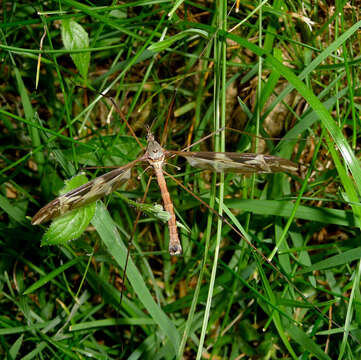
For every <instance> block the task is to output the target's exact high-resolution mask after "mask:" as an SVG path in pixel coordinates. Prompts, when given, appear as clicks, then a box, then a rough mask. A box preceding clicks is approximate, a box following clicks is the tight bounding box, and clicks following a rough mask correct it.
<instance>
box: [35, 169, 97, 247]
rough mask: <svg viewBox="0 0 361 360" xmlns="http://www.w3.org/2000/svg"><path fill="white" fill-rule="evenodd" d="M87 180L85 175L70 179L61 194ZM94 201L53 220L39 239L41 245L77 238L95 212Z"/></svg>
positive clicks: (57, 243) (56, 243)
mask: <svg viewBox="0 0 361 360" xmlns="http://www.w3.org/2000/svg"><path fill="white" fill-rule="evenodd" d="M87 181H88V179H87V178H86V176H85V175H78V176H75V177H73V178H72V179H70V180H69V181H68V182H67V183H66V186H65V187H64V189H63V190H62V191H61V194H65V193H66V192H68V191H70V190H72V189H75V188H77V187H79V186H81V185H83V184H85V183H86V182H87ZM95 206H96V204H95V202H94V203H91V204H89V205H86V206H83V207H80V208H78V209H75V210H73V211H70V212H69V213H67V214H65V215H63V216H61V217H59V218H56V219H55V220H53V222H52V223H51V225H50V226H49V229H48V230H47V232H46V233H45V234H44V236H43V238H42V239H41V245H42V246H43V245H59V244H64V243H66V242H67V241H69V240H73V239H76V238H78V237H79V236H80V235H81V234H82V233H83V232H84V230H85V229H86V228H87V226H88V225H89V223H90V221H91V219H92V218H93V216H94V213H95Z"/></svg>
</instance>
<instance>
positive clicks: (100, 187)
mask: <svg viewBox="0 0 361 360" xmlns="http://www.w3.org/2000/svg"><path fill="white" fill-rule="evenodd" d="M133 165H134V163H130V164H128V165H126V166H123V167H121V168H119V169H115V170H113V171H110V172H108V173H106V174H104V175H102V176H99V177H97V178H95V179H94V180H92V181H89V182H87V183H86V184H84V185H82V186H80V187H78V188H76V189H74V190H71V191H69V192H67V193H66V194H64V195H60V196H59V197H57V198H56V199H54V200H53V201H51V202H50V203H49V204H47V205H45V206H44V207H43V208H42V209H40V210H39V211H38V212H37V213H36V214H35V216H34V217H33V219H32V221H31V223H32V224H33V225H39V224H42V223H44V222H47V221H49V220H51V219H53V218H56V217H58V216H61V215H64V214H65V213H67V212H68V211H71V210H73V209H76V208H79V207H81V206H84V205H86V204H89V203H91V202H93V201H96V200H98V199H100V198H102V197H103V196H105V195H108V194H110V193H111V192H113V191H114V190H116V189H117V188H119V186H120V185H122V184H124V183H125V182H126V181H128V180H129V178H130V169H131V167H132V166H133Z"/></svg>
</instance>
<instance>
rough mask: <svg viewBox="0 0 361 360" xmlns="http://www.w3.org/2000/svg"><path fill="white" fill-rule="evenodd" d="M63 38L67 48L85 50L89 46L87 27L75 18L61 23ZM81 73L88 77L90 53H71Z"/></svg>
mask: <svg viewBox="0 0 361 360" xmlns="http://www.w3.org/2000/svg"><path fill="white" fill-rule="evenodd" d="M61 38H62V40H63V43H64V47H65V49H66V50H69V51H70V52H71V51H73V50H85V49H88V48H89V36H88V33H87V32H86V31H85V29H84V28H83V27H82V26H81V25H80V24H78V23H77V22H76V21H74V20H68V19H64V20H62V23H61ZM70 56H71V58H72V59H73V61H74V64H75V66H76V67H77V69H78V71H79V73H80V75H81V76H82V77H83V79H85V80H86V79H87V76H88V69H89V63H90V53H89V52H81V53H79V54H77V53H70Z"/></svg>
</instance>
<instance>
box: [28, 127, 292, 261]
mask: <svg viewBox="0 0 361 360" xmlns="http://www.w3.org/2000/svg"><path fill="white" fill-rule="evenodd" d="M173 156H182V157H184V158H186V159H187V161H188V162H189V164H190V165H191V166H193V167H197V168H201V169H205V170H212V171H215V172H234V173H241V174H252V173H258V174H260V173H274V172H287V173H291V174H296V175H297V174H298V173H299V166H298V165H297V164H296V163H294V162H292V161H290V160H286V159H283V158H280V157H277V156H273V155H262V154H251V153H235V152H189V151H172V150H166V149H164V148H163V147H162V146H161V145H160V144H159V143H158V142H157V141H156V140H155V139H154V136H153V134H152V133H151V132H148V136H147V148H146V151H145V153H144V154H143V155H142V156H140V157H139V158H138V159H136V160H134V161H132V162H130V163H129V164H127V165H125V166H122V167H120V168H117V169H115V170H113V171H110V172H108V173H106V174H104V175H102V176H99V177H97V178H95V179H94V180H91V181H89V182H88V183H86V184H84V185H82V186H80V187H78V188H76V189H74V190H71V191H69V192H68V193H66V194H64V195H60V196H59V197H57V198H56V199H54V200H53V201H51V202H50V203H49V204H47V205H45V206H44V207H43V208H42V209H40V210H39V211H38V212H37V213H36V214H35V216H34V217H33V219H32V222H31V223H32V224H33V225H39V224H42V223H45V222H47V221H49V220H51V219H54V218H56V217H58V216H62V215H64V214H65V213H67V212H69V211H71V210H73V209H76V208H79V207H81V206H84V205H87V204H89V203H91V202H94V201H96V200H98V199H100V198H102V197H103V196H105V195H108V194H110V193H111V192H113V191H115V190H116V189H117V188H119V187H120V186H121V185H122V184H124V183H125V182H127V181H128V180H129V178H130V172H131V168H132V167H133V166H134V165H136V164H138V163H141V162H146V163H148V164H149V165H150V167H152V168H153V170H154V172H155V175H156V177H157V181H158V185H159V188H160V191H161V194H162V198H163V203H164V208H165V210H166V211H167V212H168V213H169V214H170V217H169V220H168V227H169V253H170V255H180V254H181V253H182V246H181V243H180V240H179V236H178V230H177V223H176V217H175V213H174V209H173V203H172V200H171V198H170V195H169V192H168V189H167V184H166V181H165V178H164V174H163V170H162V169H163V166H164V165H165V164H166V161H165V160H166V159H167V158H169V157H173Z"/></svg>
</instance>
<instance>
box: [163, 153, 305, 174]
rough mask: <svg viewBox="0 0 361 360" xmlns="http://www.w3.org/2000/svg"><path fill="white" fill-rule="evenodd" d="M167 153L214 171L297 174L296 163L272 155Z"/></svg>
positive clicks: (195, 165) (192, 164)
mask: <svg viewBox="0 0 361 360" xmlns="http://www.w3.org/2000/svg"><path fill="white" fill-rule="evenodd" d="M169 153H170V154H176V155H179V156H183V157H185V158H186V159H187V160H188V162H189V164H190V165H191V166H194V167H198V168H201V169H206V170H212V171H216V172H235V173H242V174H252V173H273V172H288V173H291V174H296V175H298V174H299V166H298V165H297V164H295V163H294V162H292V161H290V160H286V159H282V158H280V157H278V156H273V155H263V154H250V153H234V152H223V153H222V152H187V151H169Z"/></svg>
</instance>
